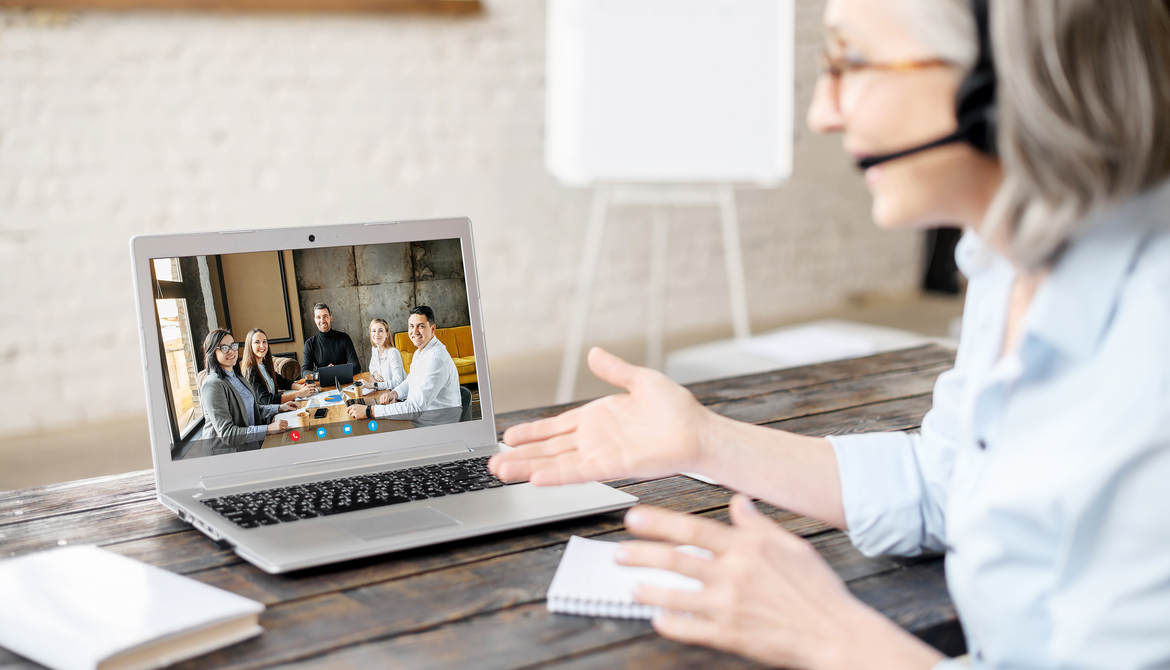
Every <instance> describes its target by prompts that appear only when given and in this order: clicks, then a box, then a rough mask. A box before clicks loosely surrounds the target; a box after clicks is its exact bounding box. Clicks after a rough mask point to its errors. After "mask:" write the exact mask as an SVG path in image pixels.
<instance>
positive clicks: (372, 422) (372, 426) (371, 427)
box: [370, 421, 378, 433]
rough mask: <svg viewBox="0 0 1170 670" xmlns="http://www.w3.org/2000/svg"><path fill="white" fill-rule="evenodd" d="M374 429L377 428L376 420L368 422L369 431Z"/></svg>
mask: <svg viewBox="0 0 1170 670" xmlns="http://www.w3.org/2000/svg"><path fill="white" fill-rule="evenodd" d="M375 430H378V422H377V421H371V422H370V432H371V433H372V432H374V431H375Z"/></svg>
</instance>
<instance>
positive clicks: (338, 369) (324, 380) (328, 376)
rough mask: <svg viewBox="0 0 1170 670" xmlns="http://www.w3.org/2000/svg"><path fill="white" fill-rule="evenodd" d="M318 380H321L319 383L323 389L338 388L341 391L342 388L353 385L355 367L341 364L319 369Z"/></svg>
mask: <svg viewBox="0 0 1170 670" xmlns="http://www.w3.org/2000/svg"><path fill="white" fill-rule="evenodd" d="M317 379H319V380H320V381H319V382H318V383H319V385H320V386H321V388H332V387H334V386H336V387H337V388H338V389H341V387H342V386H347V385H349V384H352V383H353V366H352V365H350V364H349V363H339V364H337V365H326V366H324V367H321V368H317Z"/></svg>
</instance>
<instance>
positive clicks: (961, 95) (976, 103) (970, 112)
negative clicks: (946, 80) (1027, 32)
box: [955, 63, 998, 156]
mask: <svg viewBox="0 0 1170 670" xmlns="http://www.w3.org/2000/svg"><path fill="white" fill-rule="evenodd" d="M955 116H956V117H957V119H958V122H959V128H960V129H961V130H962V134H963V140H964V141H966V142H967V143H968V144H970V145H971V146H973V147H975V148H976V149H978V150H979V151H981V152H983V153H985V154H987V155H989V156H996V155H998V152H997V151H996V137H995V134H996V109H995V70H993V69H992V68H991V66H990V64H987V65H986V66H985V65H984V64H983V63H980V66H979V67H977V68H976V69H975V71H973V72H972V73H971V74H969V75H967V78H966V79H964V80H963V83H962V84H960V85H959V91H958V93H957V94H956V96H955Z"/></svg>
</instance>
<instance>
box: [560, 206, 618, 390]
mask: <svg viewBox="0 0 1170 670" xmlns="http://www.w3.org/2000/svg"><path fill="white" fill-rule="evenodd" d="M608 208H609V190H608V189H606V188H604V187H598V188H597V189H596V190H595V191H594V192H593V205H592V206H591V207H590V210H589V224H588V228H587V229H586V232H585V254H584V255H583V256H582V257H581V266H580V267H579V268H578V270H577V296H576V298H575V299H574V300H573V312H572V314H571V315H570V317H569V335H568V337H567V338H566V340H565V357H564V358H563V359H562V360H561V376H560V380H559V381H558V382H557V396H556V401H555V402H556V403H557V404H558V405H559V404H562V403H567V402H569V401H571V400H572V399H573V390H574V389H575V388H576V386H577V369H578V368H579V367H580V366H581V347H582V346H583V345H584V343H585V328H586V327H587V326H588V321H589V304H590V302H591V301H592V299H593V286H594V284H595V283H596V282H597V264H598V262H599V261H600V260H601V242H602V238H603V237H604V236H605V217H606V213H607V210H608Z"/></svg>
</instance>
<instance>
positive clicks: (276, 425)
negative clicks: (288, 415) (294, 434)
mask: <svg viewBox="0 0 1170 670" xmlns="http://www.w3.org/2000/svg"><path fill="white" fill-rule="evenodd" d="M286 430H288V422H287V421H285V420H284V419H277V420H276V421H273V422H272V423H270V424H268V434H269V435H276V434H277V433H283V432H284V431H286Z"/></svg>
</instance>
